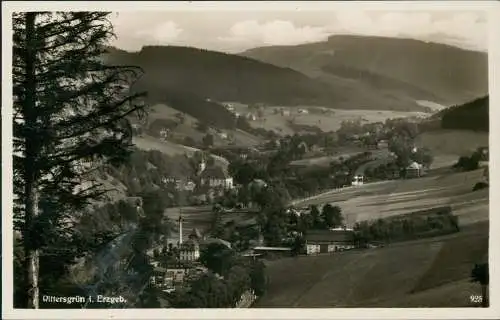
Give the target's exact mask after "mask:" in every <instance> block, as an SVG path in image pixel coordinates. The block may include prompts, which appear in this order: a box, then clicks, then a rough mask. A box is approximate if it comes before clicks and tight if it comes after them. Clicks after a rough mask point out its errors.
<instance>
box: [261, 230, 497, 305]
mask: <svg viewBox="0 0 500 320" xmlns="http://www.w3.org/2000/svg"><path fill="white" fill-rule="evenodd" d="M487 255H488V223H487V222H482V223H477V224H474V225H469V226H468V227H466V228H463V229H462V231H460V232H458V233H455V234H452V235H448V236H441V237H436V238H432V239H422V240H417V241H409V242H402V243H397V244H393V245H388V246H386V247H384V248H378V249H369V250H353V251H346V252H343V253H338V254H335V255H318V256H300V257H295V258H285V259H281V260H275V261H269V262H267V265H268V267H267V272H268V275H269V280H270V282H269V289H268V292H267V293H266V294H265V295H264V296H263V297H262V298H261V299H260V300H259V301H258V302H257V303H256V304H255V305H254V307H255V308H279V307H284V308H285V307H297V308H314V307H473V306H474V305H473V304H472V303H471V302H470V300H469V297H470V295H478V294H480V293H481V288H480V285H479V284H476V283H471V282H469V276H470V272H471V269H472V267H473V266H474V263H479V262H484V261H485V260H486V259H487ZM290 275H293V278H290Z"/></svg>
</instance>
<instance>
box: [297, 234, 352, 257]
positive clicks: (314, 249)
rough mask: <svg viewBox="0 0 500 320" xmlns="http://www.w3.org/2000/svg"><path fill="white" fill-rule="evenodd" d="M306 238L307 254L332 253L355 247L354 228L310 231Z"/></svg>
mask: <svg viewBox="0 0 500 320" xmlns="http://www.w3.org/2000/svg"><path fill="white" fill-rule="evenodd" d="M305 239H306V251H307V254H318V253H332V252H336V251H343V250H349V249H353V248H354V247H355V246H354V232H353V231H352V230H318V231H309V232H308V233H307V234H306V236H305Z"/></svg>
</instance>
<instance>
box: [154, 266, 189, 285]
mask: <svg viewBox="0 0 500 320" xmlns="http://www.w3.org/2000/svg"><path fill="white" fill-rule="evenodd" d="M185 276H186V269H183V268H176V269H172V268H162V267H155V268H154V269H153V274H152V275H151V278H150V279H149V283H150V284H151V285H153V286H154V287H156V288H159V289H172V288H174V287H175V286H176V285H178V284H181V283H182V282H183V281H184V277H185Z"/></svg>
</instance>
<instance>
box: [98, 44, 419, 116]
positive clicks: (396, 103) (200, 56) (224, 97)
mask: <svg viewBox="0 0 500 320" xmlns="http://www.w3.org/2000/svg"><path fill="white" fill-rule="evenodd" d="M105 59H106V61H107V62H108V63H110V64H118V65H120V64H130V65H136V66H140V67H142V68H143V69H144V71H145V75H144V76H143V77H142V78H141V80H140V82H139V83H137V85H136V86H135V88H136V89H142V90H147V91H149V98H150V99H151V100H152V102H154V103H165V102H170V103H169V104H170V105H171V106H172V107H173V108H176V109H179V110H180V111H185V110H184V109H187V108H191V109H193V108H195V109H202V108H199V107H198V106H195V105H197V104H201V101H205V100H206V99H207V98H210V99H211V100H213V101H238V102H243V103H247V104H251V103H259V102H260V103H265V104H268V105H289V106H293V105H322V106H327V107H335V108H338V109H386V110H391V109H392V110H415V111H418V110H423V109H424V108H423V107H421V106H419V105H417V104H416V103H415V102H414V101H412V100H406V101H404V100H401V99H394V97H391V96H387V95H385V94H382V93H379V92H378V91H377V90H374V89H373V88H365V87H363V86H358V85H352V84H351V83H350V82H349V81H344V82H342V83H340V82H339V83H334V85H332V83H327V82H324V81H319V80H317V79H313V78H311V77H309V76H306V75H304V74H303V73H301V72H298V71H296V70H292V69H290V68H284V67H278V66H275V65H272V64H268V63H264V62H261V61H257V60H255V59H250V58H247V57H242V56H239V55H231V54H225V53H221V52H215V51H207V50H201V49H196V48H187V47H175V46H164V47H161V46H156V47H155V46H148V47H143V48H142V50H141V51H140V52H135V53H131V52H125V51H121V50H117V49H112V50H110V52H109V53H108V54H107V55H106V56H105ZM167 100H168V101H167ZM203 109H210V110H212V109H214V110H217V111H216V112H217V114H221V115H222V116H223V117H224V115H223V112H222V111H221V110H220V108H219V107H218V106H217V105H215V104H213V105H210V106H209V105H208V104H207V105H206V106H203ZM186 112H187V111H186ZM193 112H194V111H193V110H190V112H187V113H190V114H192V113H193ZM200 112H201V111H200ZM203 112H206V110H205V111H203ZM192 115H193V116H194V114H192ZM204 116H208V115H204ZM226 116H227V115H226Z"/></svg>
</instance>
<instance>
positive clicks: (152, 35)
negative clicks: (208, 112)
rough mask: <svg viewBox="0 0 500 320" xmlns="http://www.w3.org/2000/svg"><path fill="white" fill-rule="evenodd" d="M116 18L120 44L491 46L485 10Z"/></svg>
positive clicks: (137, 46) (147, 13) (132, 47)
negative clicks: (394, 41)
mask: <svg viewBox="0 0 500 320" xmlns="http://www.w3.org/2000/svg"><path fill="white" fill-rule="evenodd" d="M112 21H113V23H114V26H115V33H116V35H117V37H118V39H117V40H116V41H114V43H113V44H114V45H115V46H117V47H119V48H122V49H125V50H133V51H135V50H140V48H141V47H142V46H143V45H152V44H154V45H182V46H192V47H199V48H205V49H209V50H217V51H225V52H233V53H234V52H241V51H243V50H246V49H249V48H254V47H259V46H268V45H294V44H300V43H307V42H317V41H323V40H325V39H326V38H327V37H328V36H329V35H334V34H361V35H379V36H390V37H405V38H414V39H420V40H429V41H434V42H441V43H446V44H451V45H456V46H460V47H463V48H469V49H474V50H482V51H486V50H487V47H488V45H487V40H488V39H487V37H488V29H487V17H486V15H485V13H484V11H399V12H397V11H393V12H389V11H370V12H368V11H360V10H356V9H342V10H335V11H333V10H330V11H326V10H323V11H315V12H311V11H301V12H297V11H281V12H272V11H260V12H259V11H250V12H248V11H243V10H242V11H230V12H228V11H210V12H201V11H142V12H137V11H136V12H130V11H125V12H121V13H118V14H114V15H113V18H112Z"/></svg>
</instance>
